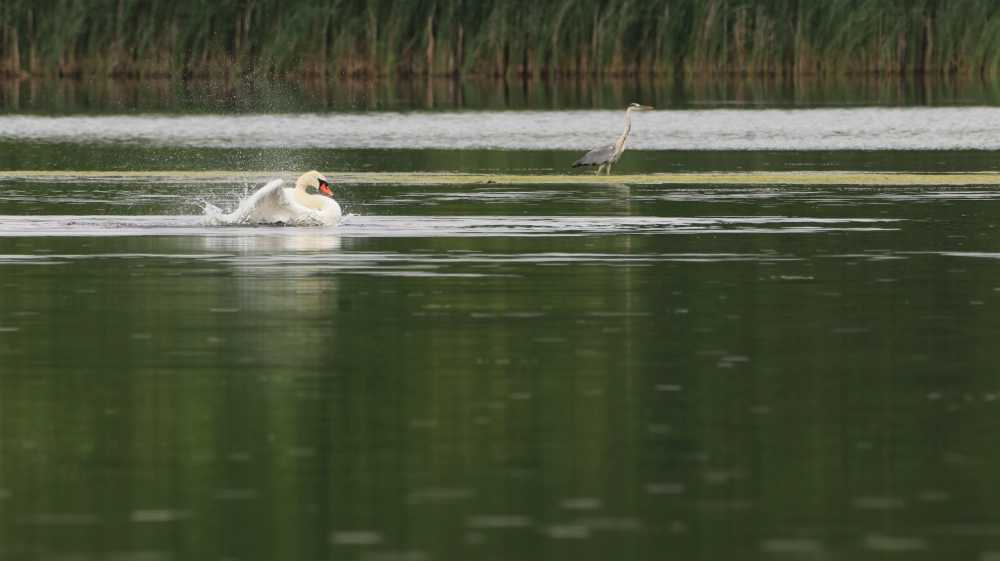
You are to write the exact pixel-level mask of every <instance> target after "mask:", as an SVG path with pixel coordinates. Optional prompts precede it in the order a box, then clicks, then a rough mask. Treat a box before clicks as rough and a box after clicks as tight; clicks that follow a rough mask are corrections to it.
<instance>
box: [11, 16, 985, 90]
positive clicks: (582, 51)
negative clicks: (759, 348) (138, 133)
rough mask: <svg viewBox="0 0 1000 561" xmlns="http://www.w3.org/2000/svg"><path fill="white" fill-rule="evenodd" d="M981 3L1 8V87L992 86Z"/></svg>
mask: <svg viewBox="0 0 1000 561" xmlns="http://www.w3.org/2000/svg"><path fill="white" fill-rule="evenodd" d="M998 68H1000V3H997V2H995V1H993V0H947V1H945V0H900V1H893V2H886V1H885V0H611V1H598V0H174V1H172V2H148V1H144V0H4V2H3V3H0V73H4V74H8V75H21V74H40V75H83V74H101V75H128V76H138V77H147V76H199V75H205V76H219V75H225V76H247V75H290V74H305V75H313V76H324V75H351V76H379V75H403V76H406V75H459V74H479V75H498V76H518V75H520V76H536V77H537V76H582V75H637V74H664V73H684V74H691V75H694V74H715V73H732V74H748V75H775V76H801V75H825V74H837V75H842V74H852V73H873V72H875V73H887V74H907V73H939V74H964V75H980V74H994V73H996V72H997V70H998Z"/></svg>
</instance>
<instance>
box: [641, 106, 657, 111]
mask: <svg viewBox="0 0 1000 561" xmlns="http://www.w3.org/2000/svg"><path fill="white" fill-rule="evenodd" d="M653 109H656V108H655V107H653V106H652V105H643V106H642V110H643V111H652V110H653Z"/></svg>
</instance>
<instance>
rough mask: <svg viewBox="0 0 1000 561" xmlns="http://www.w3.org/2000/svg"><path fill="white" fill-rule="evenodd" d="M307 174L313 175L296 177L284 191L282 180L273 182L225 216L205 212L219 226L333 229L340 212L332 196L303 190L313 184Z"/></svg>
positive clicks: (219, 213) (341, 213)
mask: <svg viewBox="0 0 1000 561" xmlns="http://www.w3.org/2000/svg"><path fill="white" fill-rule="evenodd" d="M310 174H315V172H309V173H307V174H305V175H303V176H302V177H300V178H299V179H298V181H296V182H295V187H294V188H286V187H284V186H283V185H284V182H283V181H282V180H280V179H275V180H274V181H271V182H270V183H268V184H267V185H264V186H263V187H261V188H260V189H258V190H257V191H256V192H255V193H254V194H252V195H250V196H249V197H247V198H246V199H244V200H242V201H240V205H239V207H237V209H236V210H234V211H233V212H230V213H228V214H224V213H222V212H221V211H219V210H218V209H215V211H216V212H212V209H211V208H210V209H207V211H208V212H209V214H210V215H212V216H211V218H212V219H213V220H214V221H217V222H220V223H223V224H284V225H288V226H333V225H335V224H337V223H338V222H340V218H341V216H343V211H342V210H341V209H340V205H339V204H338V203H337V201H335V200H333V198H332V197H324V196H322V195H314V194H310V193H308V192H307V191H306V189H307V187H308V186H309V181H310V179H311V180H312V181H313V182H315V178H311V177H310ZM316 175H319V174H316ZM320 177H322V176H320ZM324 181H325V180H324ZM213 208H214V207H213Z"/></svg>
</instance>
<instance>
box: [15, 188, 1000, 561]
mask: <svg viewBox="0 0 1000 561" xmlns="http://www.w3.org/2000/svg"><path fill="white" fill-rule="evenodd" d="M80 182H81V184H83V185H85V188H83V187H79V186H74V185H73V183H72V182H67V183H65V184H63V183H60V184H51V183H48V182H44V183H38V182H33V181H32V180H25V179H18V180H13V179H8V180H4V181H3V182H2V183H0V294H2V297H0V372H2V387H3V391H2V392H0V544H2V545H0V559H11V560H14V559H18V560H20V559H68V558H73V559H309V560H311V559H609V558H616V559H618V558H621V559H643V560H644V559H789V558H794V559H883V558H887V557H891V558H893V559H897V558H898V559H942V558H949V559H977V558H981V559H993V557H992V556H996V555H1000V553H995V552H1000V516H998V514H997V510H996V508H995V505H996V504H998V503H997V501H998V500H1000V496H998V495H1000V493H998V491H997V486H996V485H995V477H996V475H995V474H996V473H997V471H998V469H1000V453H997V451H996V450H995V446H993V441H994V440H995V438H994V436H993V435H994V433H995V432H996V430H997V427H998V418H1000V400H998V396H1000V378H998V376H997V372H998V369H997V366H996V365H997V356H998V355H997V353H995V352H993V346H994V342H995V341H996V340H997V338H998V337H1000V320H998V319H997V317H998V312H1000V244H998V236H1000V234H998V233H997V224H998V220H997V216H998V215H1000V190H997V189H993V188H985V189H969V188H961V189H956V188H951V189H948V188H920V187H906V188H883V189H878V188H874V189H873V188H851V187H843V188H813V187H799V186H780V185H776V186H773V187H766V188H761V187H739V186H735V187H734V186H725V185H718V186H709V187H705V186H698V187H685V186H679V187H678V186H642V187H628V186H623V187H597V186H580V187H552V186H545V185H539V186H517V187H514V186H504V185H496V186H449V187H433V186H431V187H427V186H423V187H406V186H383V187H371V186H356V187H353V188H352V187H351V186H344V187H343V189H345V191H344V193H343V194H342V200H343V203H344V205H345V207H346V208H347V210H349V211H350V212H352V213H353V215H352V216H349V217H348V218H347V219H346V220H345V222H344V223H343V224H342V225H341V226H339V227H337V228H334V229H308V228H305V229H299V228H212V227H208V226H205V225H204V223H203V220H202V219H201V218H200V217H199V216H197V215H196V214H197V212H198V208H199V205H198V204H197V203H196V202H194V201H195V200H196V199H198V198H204V199H206V200H208V201H210V202H213V203H217V204H221V205H227V204H228V205H232V204H234V203H235V200H236V199H237V198H238V196H239V194H240V193H241V191H240V189H239V188H234V187H233V186H231V185H220V184H218V183H205V184H201V183H198V182H197V180H191V179H186V178H184V177H183V176H180V177H178V178H174V179H170V178H164V179H162V180H159V182H148V181H147V182H146V183H143V184H128V183H121V182H116V183H105V184H101V183H100V182H99V181H97V180H91V181H90V182H89V183H87V182H86V181H85V180H84V179H81V180H80ZM988 552H994V553H988ZM981 556H982V557H981Z"/></svg>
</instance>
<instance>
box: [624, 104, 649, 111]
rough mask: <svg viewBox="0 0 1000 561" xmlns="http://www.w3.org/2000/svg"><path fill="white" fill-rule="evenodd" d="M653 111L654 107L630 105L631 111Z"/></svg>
mask: <svg viewBox="0 0 1000 561" xmlns="http://www.w3.org/2000/svg"><path fill="white" fill-rule="evenodd" d="M652 109H653V106H652V105H639V104H638V103H629V104H628V110H629V111H650V110H652Z"/></svg>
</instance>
